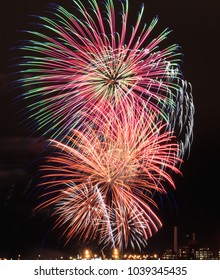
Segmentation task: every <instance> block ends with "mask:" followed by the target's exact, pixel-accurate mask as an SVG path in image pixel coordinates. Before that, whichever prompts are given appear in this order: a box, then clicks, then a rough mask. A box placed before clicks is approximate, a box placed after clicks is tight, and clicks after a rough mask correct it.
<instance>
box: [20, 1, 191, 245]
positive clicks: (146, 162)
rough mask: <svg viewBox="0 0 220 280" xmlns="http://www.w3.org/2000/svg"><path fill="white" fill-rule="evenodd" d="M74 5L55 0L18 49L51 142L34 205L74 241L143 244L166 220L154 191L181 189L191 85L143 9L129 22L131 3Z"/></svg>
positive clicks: (26, 90)
mask: <svg viewBox="0 0 220 280" xmlns="http://www.w3.org/2000/svg"><path fill="white" fill-rule="evenodd" d="M73 2H74V5H75V7H76V8H77V10H75V13H73V14H72V13H70V12H68V11H67V10H66V9H64V8H63V7H61V6H59V5H54V4H52V5H51V6H50V11H49V12H48V15H47V16H40V17H38V20H37V24H36V26H35V30H32V31H27V34H28V38H29V41H25V42H23V46H22V47H20V50H21V51H22V52H23V53H25V55H23V56H22V59H20V60H19V72H20V74H21V78H20V79H19V80H17V83H19V85H21V87H22V90H23V98H24V99H26V100H30V101H31V104H30V105H29V106H28V111H29V119H32V120H35V121H36V123H37V129H38V130H39V131H41V132H42V134H43V135H46V136H47V137H49V138H50V140H49V143H50V146H51V147H52V155H51V156H49V157H48V158H47V161H46V163H45V165H44V166H43V167H42V168H41V172H42V174H43V176H42V177H43V182H42V183H41V184H40V188H41V189H42V191H43V194H42V196H41V198H42V202H41V203H40V205H39V206H38V207H37V209H41V208H53V210H54V211H53V214H52V215H54V216H55V217H56V224H55V227H60V228H62V229H63V236H65V238H66V241H67V242H68V241H69V240H70V239H71V238H74V237H79V239H80V240H83V241H84V242H87V241H92V240H98V242H99V244H102V246H103V247H108V246H112V247H119V248H121V249H122V248H126V247H128V246H132V247H133V248H139V249H141V247H142V246H145V245H146V242H147V240H148V238H149V237H151V236H152V234H153V233H154V232H156V231H157V230H158V229H159V228H160V227H161V226H162V223H161V221H160V219H159V218H158V217H157V214H156V211H157V210H156V209H157V205H156V203H155V201H154V194H155V193H162V194H166V188H165V186H166V185H167V184H169V185H171V186H172V187H173V188H175V184H174V181H173V179H172V176H171V175H172V173H177V174H179V173H180V171H179V170H180V165H181V163H182V159H183V157H184V154H185V153H186V151H189V148H190V145H191V142H192V128H193V116H194V106H193V100H192V96H191V86H190V84H188V83H187V81H185V80H184V78H183V74H182V72H181V70H180V66H179V63H180V62H181V59H180V58H181V54H180V53H179V52H178V49H179V46H178V45H176V44H174V45H171V46H168V47H164V48H161V43H162V42H163V41H164V40H165V39H166V38H167V36H168V34H169V32H170V31H169V30H168V29H165V30H164V31H162V32H161V33H160V34H158V35H155V36H154V39H150V38H151V37H152V35H153V34H152V33H153V31H154V27H155V26H156V24H157V22H158V18H154V19H153V20H152V22H151V23H150V24H149V25H146V24H142V21H143V14H144V6H142V7H141V10H140V12H139V14H138V16H137V20H136V22H135V23H134V25H133V27H132V28H130V27H129V1H128V0H124V1H120V3H121V13H120V14H119V13H118V11H117V9H115V7H114V2H113V1H112V0H106V1H105V2H104V3H102V4H101V5H98V2H97V1H96V0H90V1H87V7H86V6H85V5H83V3H82V2H81V1H79V0H75V1H73Z"/></svg>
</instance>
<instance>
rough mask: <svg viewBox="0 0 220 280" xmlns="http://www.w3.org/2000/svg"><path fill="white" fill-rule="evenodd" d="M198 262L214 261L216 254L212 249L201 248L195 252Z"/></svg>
mask: <svg viewBox="0 0 220 280" xmlns="http://www.w3.org/2000/svg"><path fill="white" fill-rule="evenodd" d="M195 257H196V260H213V259H215V258H214V253H213V251H212V250H210V248H199V249H198V250H196V252H195Z"/></svg>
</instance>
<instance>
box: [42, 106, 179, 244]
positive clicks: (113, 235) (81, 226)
mask: <svg viewBox="0 0 220 280" xmlns="http://www.w3.org/2000/svg"><path fill="white" fill-rule="evenodd" d="M127 109H128V112H129V113H128V112H127V111H125V110H123V107H122V109H121V112H120V114H116V113H115V110H114V106H112V105H111V104H109V106H108V114H107V115H106V114H105V112H101V111H100V112H99V114H98V115H99V118H96V119H95V121H94V124H93V125H91V121H90V120H88V122H86V121H85V127H87V129H84V130H83V132H82V131H80V130H73V131H72V137H70V136H68V137H67V139H66V142H67V143H68V144H64V143H61V142H58V141H56V140H52V139H51V140H50V141H51V145H52V146H54V148H55V151H54V154H53V155H52V156H50V157H48V159H47V163H46V164H45V165H44V166H43V167H42V172H44V173H45V176H44V180H45V181H44V182H43V183H42V184H41V188H43V189H44V195H43V196H46V197H47V199H46V201H44V202H42V203H41V204H40V205H39V208H44V207H54V209H55V210H54V213H53V215H55V216H56V217H57V222H56V226H58V227H62V226H64V228H65V229H64V232H63V234H64V236H65V237H66V238H67V241H69V240H70V238H72V237H75V236H78V237H79V238H80V239H81V240H84V241H89V240H94V239H98V240H99V242H100V244H103V246H108V245H111V246H113V247H115V246H117V247H119V248H126V247H128V245H129V244H130V245H131V246H132V247H134V248H135V247H139V248H140V246H142V245H144V244H145V243H146V240H147V239H148V238H149V237H151V236H152V234H153V232H156V231H157V230H158V228H160V227H161V226H162V224H161V222H160V220H159V218H158V217H157V216H156V214H155V213H154V210H153V208H155V207H156V204H155V202H154V201H153V194H154V193H155V192H159V193H164V194H165V193H166V189H165V188H164V182H168V183H169V184H170V185H171V186H172V187H173V188H175V185H174V182H173V180H172V177H171V175H170V172H171V171H172V172H175V173H180V171H179V169H178V168H177V166H178V164H179V163H180V162H181V159H180V158H179V144H178V143H177V142H176V139H175V137H174V136H173V134H172V132H168V131H166V130H165V125H162V124H161V123H162V121H157V119H158V118H157V117H156V114H155V113H154V112H148V116H146V112H145V108H143V109H142V110H141V111H137V109H136V107H135V106H134V107H130V108H127ZM97 110H98V109H97ZM48 197H50V198H48Z"/></svg>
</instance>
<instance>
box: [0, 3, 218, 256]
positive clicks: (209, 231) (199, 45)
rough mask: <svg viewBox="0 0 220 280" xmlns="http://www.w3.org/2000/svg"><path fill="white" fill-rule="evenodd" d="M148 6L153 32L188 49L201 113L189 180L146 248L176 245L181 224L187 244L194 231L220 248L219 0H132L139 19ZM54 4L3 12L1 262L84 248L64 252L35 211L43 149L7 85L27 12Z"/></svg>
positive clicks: (171, 198) (163, 210) (182, 180)
mask: <svg viewBox="0 0 220 280" xmlns="http://www.w3.org/2000/svg"><path fill="white" fill-rule="evenodd" d="M57 2H58V1H57ZM61 2H62V3H63V6H65V7H66V8H67V9H68V7H69V6H70V5H71V1H70V0H66V1H60V3H61ZM84 2H86V1H84ZM143 2H144V3H145V19H146V20H145V21H146V22H147V23H150V21H151V19H152V18H153V17H154V16H156V15H158V16H159V23H158V25H157V28H156V30H155V33H154V34H158V33H157V32H160V31H162V30H163V29H165V28H166V27H169V28H170V29H172V30H173V32H172V33H171V34H170V36H169V37H168V39H167V40H166V44H167V45H170V44H173V43H178V44H179V45H180V46H181V47H182V49H181V51H182V53H183V54H184V57H183V61H184V63H183V65H182V70H183V73H184V77H185V79H186V80H188V81H189V82H190V83H191V84H192V86H193V97H194V105H195V110H196V114H195V127H194V141H193V145H192V149H191V154H190V157H189V159H188V160H186V161H185V163H184V164H183V166H182V169H181V171H182V173H183V177H177V178H176V180H175V182H176V187H177V190H176V191H175V192H174V191H170V194H169V195H168V197H163V198H162V202H161V203H160V202H159V207H160V213H159V217H160V218H161V220H162V221H163V223H164V227H163V229H162V230H160V232H159V233H158V234H156V235H155V236H154V237H153V238H152V239H150V240H149V248H147V249H148V250H163V249H165V248H170V247H172V234H173V230H172V228H173V226H174V225H177V226H178V231H179V243H180V244H185V242H186V236H187V235H188V234H189V235H190V234H191V233H192V232H195V233H196V236H197V238H198V240H199V241H200V244H201V245H204V246H213V247H215V248H220V210H219V208H220V207H219V206H220V203H219V201H220V184H219V174H220V170H219V156H220V154H219V151H220V148H219V143H220V142H219V141H220V137H219V136H220V133H219V122H220V119H219V115H220V114H219V104H220V102H219V101H220V100H219V99H220V98H219V96H220V93H219V85H218V83H219V80H220V79H219V77H220V76H219V74H220V73H219V65H220V64H219V61H218V60H219V41H220V40H219V34H220V33H219V32H220V22H219V8H220V4H219V1H217V0H215V1H214V0H209V1H198V0H194V1H192V0H185V1H174V0H167V1H164V0H142V1H140V0H130V3H131V4H130V8H131V9H130V11H132V12H133V15H134V16H133V17H134V20H136V15H137V12H138V10H139V8H140V5H141V3H143ZM47 3H48V2H47V1H46V0H44V1H43V0H38V1H29V0H13V1H11V0H8V1H5V2H4V4H2V5H1V9H0V94H1V98H0V120H1V121H0V257H1V256H2V255H7V256H15V255H16V254H18V253H19V252H21V253H24V254H27V252H29V253H30V252H31V253H33V254H35V252H40V251H44V250H51V251H53V252H57V251H64V252H70V251H71V250H72V251H73V252H74V251H76V250H77V248H79V247H80V246H77V245H75V243H74V242H72V243H70V244H69V245H67V246H66V247H64V240H63V239H60V238H59V235H60V233H59V231H52V226H53V223H52V222H53V221H52V219H51V218H50V217H49V215H48V213H46V212H41V213H34V212H33V208H34V207H35V206H36V197H37V194H36V193H37V190H36V188H34V187H33V186H34V185H35V181H36V173H35V171H36V166H37V163H38V162H39V157H40V151H41V148H42V147H43V145H42V142H41V140H40V139H38V138H37V135H30V133H29V130H28V129H26V128H25V125H24V124H23V123H22V122H21V121H22V116H21V114H20V113H18V112H19V110H20V109H21V104H20V103H17V102H15V98H16V97H17V95H18V92H16V90H10V86H9V85H8V84H9V82H10V81H11V78H10V77H9V74H10V73H11V72H12V70H11V69H10V66H11V65H12V64H13V55H14V53H15V52H13V51H11V50H10V49H11V48H13V47H14V46H15V45H16V44H17V41H18V40H19V38H20V36H21V35H20V33H19V32H17V31H18V30H22V29H28V26H30V25H28V22H31V19H30V17H28V15H31V14H42V12H43V11H44V10H45V9H46V7H47ZM158 201H160V199H158Z"/></svg>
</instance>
